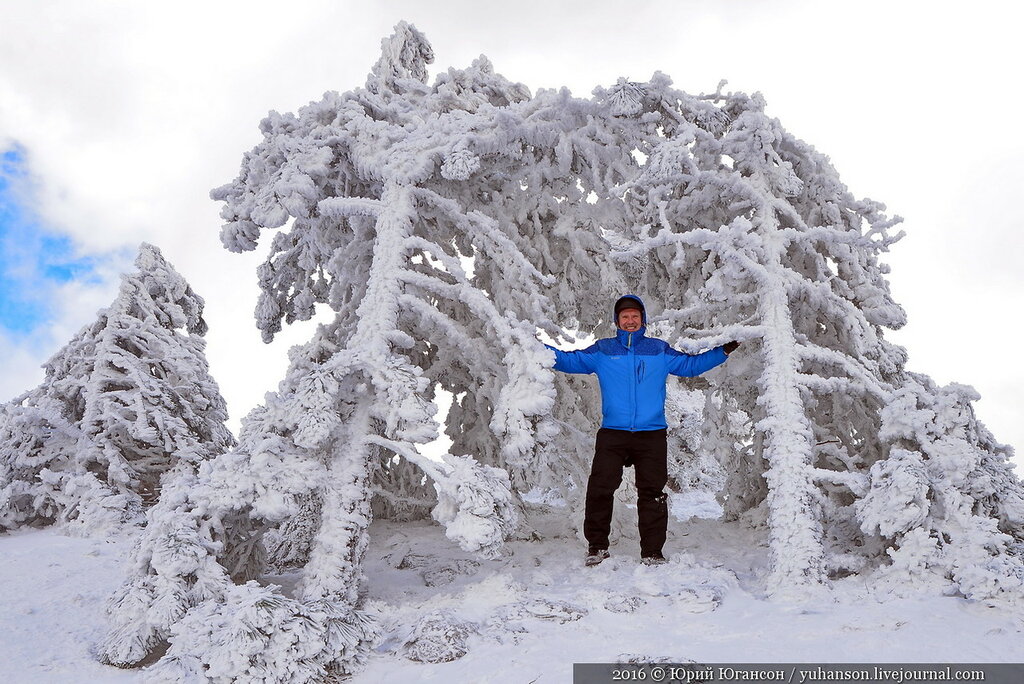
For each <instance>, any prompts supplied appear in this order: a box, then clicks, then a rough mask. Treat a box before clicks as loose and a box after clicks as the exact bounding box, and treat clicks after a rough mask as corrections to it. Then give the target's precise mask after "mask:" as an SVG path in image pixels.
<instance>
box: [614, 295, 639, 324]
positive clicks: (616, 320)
mask: <svg viewBox="0 0 1024 684" xmlns="http://www.w3.org/2000/svg"><path fill="white" fill-rule="evenodd" d="M628 300H633V301H634V302H636V303H637V304H639V305H640V323H641V325H643V326H644V327H645V328H646V327H647V307H646V306H644V300H642V299H640V297H638V296H636V295H635V294H626V295H622V296H621V297H619V298H618V299H616V300H615V305H614V306H613V307H612V325H614V326H615V329H616V330H618V329H619V309H620V308H622V304H623V303H625V302H626V301H628Z"/></svg>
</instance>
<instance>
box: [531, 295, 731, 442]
mask: <svg viewBox="0 0 1024 684" xmlns="http://www.w3.org/2000/svg"><path fill="white" fill-rule="evenodd" d="M629 296H630V297H632V298H634V299H636V300H637V301H640V304H641V306H643V302H642V301H641V300H640V298H639V297H636V296H635V295H629ZM643 323H644V327H641V328H640V329H639V330H637V331H635V332H632V333H630V332H626V331H625V330H621V329H618V330H616V331H615V337H607V338H605V339H602V340H598V341H597V342H595V343H594V344H592V345H590V346H589V347H587V348H586V349H580V350H578V351H568V352H566V351H562V350H560V349H555V348H554V347H551V346H549V347H548V349H550V350H551V351H553V352H554V353H555V370H557V371H562V372H563V373H597V379H598V382H599V383H600V385H601V412H602V413H603V415H604V419H603V420H602V421H601V427H606V428H611V429H613V430H628V431H630V432H637V431H640V430H661V429H663V428H666V427H668V424H667V423H666V422H665V381H666V380H667V379H668V376H669V374H670V373H671V374H672V375H678V376H681V377H694V376H697V375H700V374H701V373H703V372H704V371H707V370H711V369H712V368H714V367H715V366H718V365H720V364H722V363H725V359H726V354H725V350H724V349H722V348H721V347H716V348H715V349H712V350H711V351H707V352H704V353H703V354H697V355H695V356H691V355H690V354H684V353H682V352H680V351H676V350H675V349H673V348H672V347H671V346H669V344H668V343H667V342H665V341H664V340H659V339H657V338H655V337H647V336H646V335H645V334H644V333H645V332H646V330H647V326H646V324H647V313H646V311H644V313H643Z"/></svg>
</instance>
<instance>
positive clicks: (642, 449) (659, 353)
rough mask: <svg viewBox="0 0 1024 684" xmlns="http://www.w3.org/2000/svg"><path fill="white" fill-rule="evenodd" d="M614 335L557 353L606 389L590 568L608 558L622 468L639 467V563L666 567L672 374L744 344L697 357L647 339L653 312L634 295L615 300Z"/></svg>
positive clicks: (589, 520) (692, 371) (561, 366)
mask: <svg viewBox="0 0 1024 684" xmlns="http://www.w3.org/2000/svg"><path fill="white" fill-rule="evenodd" d="M614 318H615V324H616V327H617V328H618V329H617V330H616V333H615V337H609V338H605V339H602V340H598V341H597V342H595V343H594V344H592V345H591V346H589V347H587V348H586V349H582V350H579V351H571V352H565V351H562V350H560V349H555V348H554V347H550V346H549V347H548V349H550V350H551V351H553V352H554V353H555V370H557V371H562V372H563V373H596V374H597V379H598V382H599V383H600V386H601V412H602V414H603V420H602V422H601V429H600V430H598V432H597V443H596V445H595V447H594V463H593V465H592V466H591V470H590V479H589V480H588V481H587V499H586V513H585V516H584V521H583V534H584V536H585V537H586V538H587V542H588V544H589V545H590V548H589V551H588V553H587V558H586V564H587V565H597V564H598V563H600V562H601V561H603V560H604V559H605V558H607V557H608V533H609V531H610V529H611V522H612V504H613V501H614V496H615V490H616V489H618V488H619V485H620V484H621V483H622V469H623V467H625V466H630V465H632V466H634V467H635V468H636V489H637V512H638V514H639V520H638V527H639V529H640V558H641V561H642V562H644V563H645V564H647V565H656V564H661V563H665V562H667V561H666V560H665V557H664V556H663V555H662V546H664V544H665V535H666V532H667V530H668V504H667V502H666V499H667V495H666V494H665V492H664V491H663V488H664V487H665V483H666V482H667V481H668V446H667V441H666V432H667V428H668V425H667V423H666V422H665V381H666V380H667V379H668V376H669V374H670V373H671V374H672V375H678V376H681V377H693V376H696V375H700V374H701V373H703V372H704V371H707V370H710V369H712V368H714V367H715V366H717V365H719V364H722V363H724V362H725V359H726V357H727V356H728V355H729V354H730V353H731V352H732V351H734V350H735V349H736V348H737V347H738V346H739V342H729V343H727V344H725V345H724V346H722V347H717V348H715V349H712V350H711V351H708V352H704V353H703V354H697V355H696V356H691V355H689V354H684V353H682V352H679V351H676V350H675V349H673V348H672V347H670V346H669V345H668V344H667V343H666V342H664V341H663V340H659V339H656V338H653V337H646V336H645V335H644V333H645V331H646V325H647V314H646V311H645V309H644V303H643V301H641V300H640V298H639V297H637V296H635V295H626V296H624V297H620V298H619V300H618V301H616V302H615V309H614Z"/></svg>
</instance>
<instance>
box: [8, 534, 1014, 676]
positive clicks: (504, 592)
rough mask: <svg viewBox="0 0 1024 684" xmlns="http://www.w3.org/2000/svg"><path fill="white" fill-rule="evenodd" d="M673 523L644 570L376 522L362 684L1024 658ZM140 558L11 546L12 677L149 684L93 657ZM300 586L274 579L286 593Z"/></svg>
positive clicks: (77, 544)
mask: <svg viewBox="0 0 1024 684" xmlns="http://www.w3.org/2000/svg"><path fill="white" fill-rule="evenodd" d="M554 524H555V525H557V519H556V520H555V521H554ZM670 527H671V530H670V539H669V543H668V545H667V547H666V552H667V555H669V556H670V557H671V562H670V563H669V564H668V565H665V566H661V567H647V566H643V565H640V563H639V560H638V558H637V549H636V548H635V547H636V542H635V541H631V540H628V539H627V540H621V541H619V542H618V543H617V544H613V547H612V549H611V551H612V557H611V558H610V559H609V560H607V561H605V562H604V563H603V564H602V565H600V566H598V567H595V568H584V567H583V562H582V561H583V547H582V545H581V544H580V542H578V541H577V540H576V538H575V537H574V536H573V535H572V525H571V524H570V523H569V521H566V523H565V536H564V537H561V538H549V539H546V540H544V541H513V542H511V543H510V544H509V553H508V555H507V556H506V557H504V558H502V559H499V560H480V559H476V558H473V557H472V556H470V555H468V554H466V553H464V552H462V551H460V550H459V549H458V547H457V546H456V545H455V544H453V543H452V542H450V541H449V540H447V539H446V538H445V537H444V534H443V531H442V529H441V528H440V527H438V526H437V525H433V524H430V523H428V522H420V523H405V524H401V525H399V524H394V523H375V524H374V525H373V527H372V528H371V535H372V538H373V542H372V544H371V547H370V550H369V552H368V557H367V561H366V570H367V576H368V587H367V589H368V592H369V607H370V609H371V610H374V611H375V612H377V613H378V614H379V619H380V621H381V626H382V638H381V641H380V643H379V644H378V647H377V650H376V652H375V653H374V654H373V655H372V656H371V658H370V660H369V662H368V663H367V666H366V667H365V669H364V670H363V671H362V672H361V673H360V674H359V675H358V676H356V677H355V678H354V680H353V681H355V682H384V681H395V682H412V681H436V682H516V683H522V682H568V681H572V664H573V663H574V662H615V661H629V660H652V659H665V660H671V661H675V662H686V661H697V662H829V661H830V662H876V663H877V662H961V663H969V662H1022V661H1024V639H1022V634H1021V632H1022V630H1024V619H1022V617H1021V616H1020V615H1018V614H1015V613H1013V612H1012V611H1011V610H1009V609H1007V608H1003V607H995V606H987V605H983V604H979V603H972V602H969V601H965V600H963V599H960V598H955V597H914V598H894V597H892V596H889V595H879V594H878V592H876V591H873V590H872V588H871V587H869V586H865V584H864V582H863V580H860V579H857V578H847V579H845V580H840V581H838V582H836V583H835V589H834V591H833V592H832V595H831V597H826V598H822V599H819V600H816V601H813V602H809V603H804V604H799V603H791V602H782V601H770V600H767V599H765V598H764V595H763V592H762V590H761V585H760V579H759V578H760V577H761V576H763V570H764V568H765V567H766V565H767V548H766V547H765V545H764V543H763V541H762V540H759V539H758V538H757V535H755V534H754V533H753V532H751V531H750V530H749V528H746V527H743V526H740V525H733V524H723V523H721V522H720V521H715V520H692V521H689V522H678V521H673V522H672V524H671V526H670ZM129 548H130V540H127V539H122V540H113V541H105V540H96V539H81V538H72V537H66V536H62V534H61V533H60V532H58V531H56V530H33V531H21V532H16V533H14V534H8V535H3V536H0V587H3V594H2V596H3V598H2V606H3V610H0V634H2V635H3V637H2V639H0V682H4V683H5V684H7V683H9V684H16V683H21V682H25V683H33V684H35V683H45V682H135V681H141V680H142V676H141V674H140V672H138V671H122V670H117V669H115V668H111V667H106V666H103V665H100V664H98V663H97V662H95V661H94V659H93V657H92V656H91V655H90V649H91V648H92V644H93V643H94V642H95V641H96V640H97V638H98V636H99V635H100V633H101V632H102V630H103V620H104V617H103V606H104V601H105V598H106V596H107V595H108V594H109V593H110V592H112V591H113V590H114V588H115V587H117V586H118V584H119V583H120V581H121V580H122V578H123V573H124V570H125V568H124V559H125V557H126V556H127V553H128V550H129ZM295 579H296V578H295V576H291V575H283V576H271V577H268V578H267V580H268V581H270V582H273V583H277V584H282V585H284V586H289V585H290V584H293V583H294V581H295ZM431 616H434V617H435V618H436V619H435V620H433V621H432V620H430V619H429V618H430V617H431ZM421 622H422V623H423V625H424V628H422V629H421V631H420V633H419V635H418V636H419V638H418V639H414V637H416V636H417V635H416V633H415V630H416V626H417V624H420V623H421ZM431 623H433V624H434V625H435V626H439V628H438V630H436V633H440V634H443V635H444V636H443V638H442V639H441V640H440V641H441V643H435V641H436V640H432V632H431V630H430V629H426V627H427V626H428V625H429V624H431ZM463 642H464V648H465V650H466V654H465V655H464V656H462V657H460V658H458V659H455V660H453V661H450V662H442V663H424V662H418V661H416V660H412V659H410V658H411V657H421V658H422V657H428V658H429V657H436V656H438V655H441V654H442V652H443V651H445V650H450V651H453V652H454V651H458V650H459V645H460V643H463Z"/></svg>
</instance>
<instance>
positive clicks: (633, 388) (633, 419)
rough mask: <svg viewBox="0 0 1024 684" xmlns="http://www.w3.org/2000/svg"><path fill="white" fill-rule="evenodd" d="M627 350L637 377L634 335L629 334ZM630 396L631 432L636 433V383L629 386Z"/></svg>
mask: <svg viewBox="0 0 1024 684" xmlns="http://www.w3.org/2000/svg"><path fill="white" fill-rule="evenodd" d="M626 348H627V349H628V350H629V360H630V365H631V366H632V367H633V375H634V377H635V376H636V350H635V349H633V333H629V335H627V336H626ZM629 394H630V397H629V398H630V400H631V401H630V408H632V410H633V411H632V417H631V419H630V423H629V431H630V432H634V431H635V430H636V383H635V382H631V383H630V384H629Z"/></svg>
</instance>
